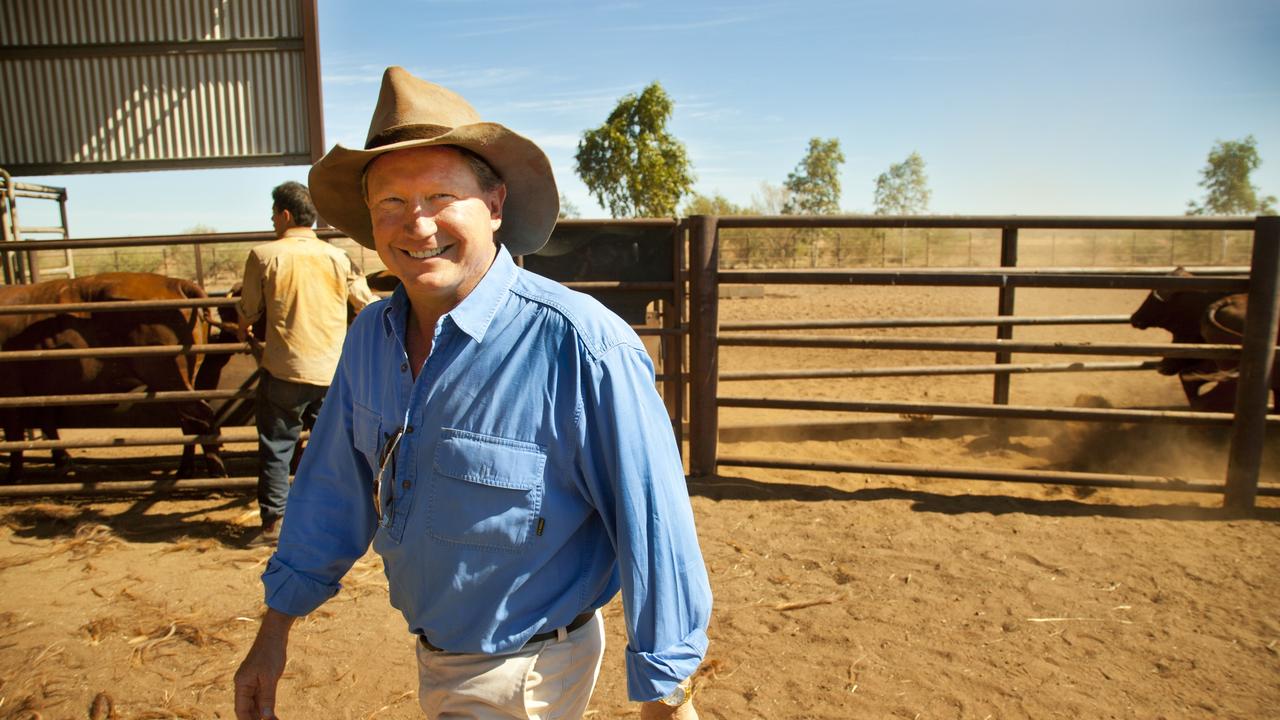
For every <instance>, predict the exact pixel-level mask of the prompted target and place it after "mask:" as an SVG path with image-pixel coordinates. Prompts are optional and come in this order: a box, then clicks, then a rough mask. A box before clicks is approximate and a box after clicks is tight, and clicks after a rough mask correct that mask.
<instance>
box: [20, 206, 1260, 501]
mask: <svg viewBox="0 0 1280 720" xmlns="http://www.w3.org/2000/svg"><path fill="white" fill-rule="evenodd" d="M561 228H564V229H565V230H566V231H577V232H579V233H586V234H588V235H591V234H592V233H597V232H599V233H608V232H614V233H621V234H622V235H623V236H626V235H627V234H628V233H634V232H641V231H643V232H648V233H657V234H658V236H660V238H659V239H660V240H661V242H670V243H671V253H670V256H669V257H666V256H664V258H665V259H664V260H663V261H662V262H663V263H666V267H665V269H664V270H662V274H661V275H660V276H654V277H648V276H643V277H641V278H640V279H634V278H632V279H621V280H619V279H612V280H610V279H601V277H600V276H599V275H594V276H590V277H591V279H585V280H582V279H579V280H574V279H562V282H565V284H566V285H568V286H570V287H576V288H578V289H581V290H583V291H586V292H592V293H597V294H600V295H602V296H607V295H609V294H619V295H626V294H627V293H632V294H636V293H639V294H640V295H641V297H642V298H643V297H657V298H659V311H658V319H657V321H656V322H655V323H648V324H645V323H633V326H634V327H636V329H637V331H638V332H639V333H641V334H642V335H644V336H648V337H650V338H653V339H654V340H655V341H656V343H657V345H656V351H657V353H658V354H659V357H660V372H659V376H658V381H659V382H660V383H661V384H662V388H663V391H664V396H665V398H666V400H667V404H668V410H669V412H670V414H671V419H672V422H673V426H674V428H675V430H676V433H677V436H680V434H681V433H682V429H683V423H682V422H681V421H682V419H683V418H684V417H686V416H687V418H688V427H689V431H688V441H689V462H690V468H691V474H692V475H695V476H699V475H710V474H714V473H715V472H716V469H717V466H752V467H790V468H798V469H808V470H833V471H839V472H866V473H878V474H900V475H910V476H929V477H964V478H982V479H990V480H1002V481H1020V482H1048V483H1056V484H1067V485H1089V486H1115V487H1149V488H1161V489H1176V490H1195V491H1203V492H1223V493H1225V499H1226V503H1227V504H1228V505H1229V506H1230V507H1237V508H1243V507H1249V506H1251V505H1252V504H1253V502H1254V498H1255V496H1256V495H1257V494H1258V493H1259V487H1258V477H1259V474H1260V466H1261V457H1262V443H1263V441H1264V437H1265V427H1266V424H1267V423H1268V422H1269V420H1268V417H1267V415H1266V409H1267V402H1268V387H1267V386H1268V379H1269V378H1268V372H1269V368H1270V367H1271V363H1272V361H1273V355H1274V344H1275V343H1274V339H1275V336H1276V324H1277V316H1278V315H1280V307H1277V305H1278V304H1280V294H1278V291H1277V276H1278V274H1280V234H1278V228H1280V220H1278V219H1276V218H1257V219H1256V220H1255V219H1253V218H1211V219H1206V218H1147V217H1136V218H1114V217H1113V218H1089V217H985V216H982V217H974V216H971V217H782V218H776V217H775V218H764V217H723V218H716V217H707V216H698V217H693V218H688V219H685V220H682V221H672V220H646V221H568V222H565V223H562V224H561V226H560V227H558V229H557V232H560V231H561ZM779 229H782V230H787V231H789V232H793V231H807V232H810V233H817V232H821V231H823V230H841V229H892V230H894V231H895V232H899V231H903V230H912V229H926V230H931V231H938V232H942V231H948V232H952V231H960V230H963V231H966V232H968V231H981V232H984V233H993V232H994V233H998V234H999V237H1000V243H999V266H997V267H991V268H986V269H982V268H907V267H896V268H895V267H891V266H882V267H878V268H877V267H872V268H861V269H817V268H810V269H807V270H777V269H769V270H751V269H745V270H744V269H732V268H722V267H721V261H720V254H719V253H720V249H721V245H720V244H719V237H720V234H721V233H722V232H732V231H738V230H752V231H757V230H779ZM1055 230H1061V231H1130V232H1133V233H1137V232H1141V231H1148V230H1167V231H1171V232H1191V233H1216V234H1218V236H1220V237H1223V238H1225V237H1227V235H1226V234H1227V233H1235V234H1239V233H1248V234H1250V235H1251V236H1252V248H1251V251H1250V252H1251V254H1250V262H1249V265H1248V266H1247V267H1245V266H1239V267H1215V268H1203V270H1204V271H1205V273H1204V274H1200V275H1198V276H1196V277H1190V278H1185V277H1171V276H1167V275H1163V274H1159V272H1160V271H1159V270H1156V269H1139V268H1084V267H1068V268H1054V267H1039V268H1025V267H1019V262H1018V260H1019V257H1018V256H1019V249H1020V244H1019V233H1020V232H1036V231H1040V232H1043V231H1055ZM336 235H337V233H336V232H333V231H327V232H325V231H322V232H321V236H322V237H335V236H336ZM270 239H272V236H271V235H270V234H269V233H237V234H221V235H195V236H162V237H147V238H100V239H93V240H77V241H66V242H62V241H58V242H40V243H38V245H39V250H57V249H61V247H62V246H64V245H65V246H67V247H74V248H75V249H76V250H77V258H80V257H82V256H83V255H84V252H85V251H89V250H94V249H97V250H103V251H107V252H116V253H118V252H122V251H123V250H125V249H133V250H136V249H138V248H143V249H151V250H166V249H167V250H168V251H169V252H170V253H171V254H174V255H177V254H185V253H180V252H179V251H178V249H179V248H183V247H186V249H187V250H190V251H191V253H190V256H191V257H192V258H193V260H192V264H191V267H190V271H191V274H193V275H194V276H196V277H197V278H199V277H201V276H202V275H203V276H204V279H206V280H208V279H209V275H210V274H207V265H205V264H204V260H203V258H204V257H205V256H204V255H202V254H201V253H199V252H195V251H196V250H197V249H200V248H207V247H210V246H222V245H229V246H234V245H235V244H241V245H242V244H244V243H251V242H254V243H256V242H265V241H268V240H270ZM33 245H36V243H33ZM686 245H687V249H686ZM1222 247H1223V248H1225V247H1227V245H1226V241H1225V240H1223V245H1222ZM35 249H36V248H32V250H33V251H34V250H35ZM24 252H25V250H24ZM686 253H687V256H686ZM240 258H241V259H242V258H243V255H240ZM1217 259H1219V260H1224V261H1226V260H1236V259H1237V258H1235V256H1232V255H1229V254H1226V253H1223V254H1220V255H1218V256H1217ZM586 265H590V263H586V264H585V265H584V266H586ZM1246 272H1247V276H1246V274H1245V273H1246ZM176 274H181V273H176ZM627 277H631V276H627ZM557 279H561V278H557ZM721 284H753V285H774V284H803V285H815V284H837V285H843V284H869V285H883V286H897V285H930V286H951V287H991V288H997V289H998V299H997V303H996V307H995V308H994V310H995V314H993V315H991V316H982V317H933V318H908V319H902V318H896V319H887V318H881V319H875V318H872V319H867V318H860V319H857V320H845V321H836V322H833V321H824V322H816V321H803V320H802V321H781V320H779V321H767V322H757V323H744V324H738V325H733V324H725V325H723V326H721V324H720V323H719V318H718V302H719V292H720V285H721ZM1020 287H1028V288H1030V287H1040V288H1047V287H1052V288H1134V289H1139V288H1140V289H1169V290H1177V289H1182V290H1192V289H1194V290H1217V291H1221V292H1224V293H1225V292H1246V291H1247V292H1248V293H1249V301H1250V302H1249V307H1250V312H1249V315H1248V321H1247V322H1248V325H1247V329H1246V334H1245V340H1244V344H1243V347H1240V346H1234V345H1208V344H1199V345H1170V344H1154V343H1131V344H1114V343H1113V344H1105V345H1102V344H1063V343H1034V342H1026V341H1014V340H1013V339H1012V331H1013V328H1014V327H1017V326H1025V325H1033V324H1082V323H1087V324H1113V323H1120V322H1125V321H1126V320H1127V318H1125V317H1120V316H1083V317H1082V316H1066V315H1063V316H1053V317H1038V318H1028V317H1017V316H1016V315H1015V302H1014V301H1015V294H1016V290H1017V288H1020ZM646 294H647V295H646ZM177 302H179V303H180V304H182V305H183V306H186V307H195V306H200V305H205V306H217V305H219V304H221V303H226V302H229V301H227V300H224V299H209V300H205V301H177ZM138 307H141V306H134V307H133V308H132V309H137V308H138ZM46 309H47V308H46ZM110 309H111V308H108V307H107V305H106V304H98V305H96V306H95V307H94V310H95V311H109V310H110ZM121 309H125V308H121ZM29 310H31V308H26V309H8V310H0V312H25V311H29ZM61 310H63V311H65V310H67V308H66V307H62V308H61ZM929 326H933V327H974V326H978V327H982V326H986V327H992V328H994V329H995V338H994V339H992V340H985V341H982V340H959V339H955V340H947V339H921V338H911V337H830V336H815V337H805V336H795V335H787V336H777V335H771V334H767V331H771V330H781V329H786V330H800V329H829V328H833V327H839V328H844V329H861V328H886V327H896V328H908V327H929ZM721 346H725V347H731V346H737V347H786V346H792V347H846V348H849V347H861V348H891V349H904V350H906V349H921V348H923V349H930V350H946V351H966V352H974V351H980V352H989V353H992V354H993V362H992V363H989V364H983V365H933V366H923V367H912V368H904V367H883V368H845V369H839V370H824V371H814V370H785V369H784V370H777V371H771V372H768V373H759V372H757V373H747V374H738V375H735V374H733V373H726V374H723V375H722V374H721V373H720V372H719V363H718V353H719V348H720V347H721ZM247 349H248V346H247V345H240V344H230V345H225V344H224V345H216V346H200V347H190V348H179V347H172V348H168V347H165V348H132V349H94V350H93V351H68V350H60V351H30V352H36V353H43V354H40V355H21V354H19V353H7V352H6V353H2V354H0V370H3V365H4V362H5V361H16V360H31V359H37V358H38V359H42V360H47V359H56V358H59V357H64V358H71V357H82V356H84V355H85V354H95V355H97V356H107V355H112V356H115V357H121V356H126V355H131V354H142V353H152V354H179V353H189V352H245V351H247ZM686 351H687V355H686ZM1014 352H1019V353H1050V354H1054V355H1062V354H1078V355H1082V356H1088V355H1110V356H1129V357H1132V358H1135V359H1133V360H1123V361H1097V362H1095V361H1080V362H1070V363H1061V362H1058V363H1054V362H1047V363H1012V362H1011V354H1012V353H1014ZM59 353H61V354H59ZM1157 357H1196V358H1234V357H1239V359H1240V379H1239V383H1238V386H1239V395H1238V400H1237V404H1236V413H1235V414H1234V416H1232V415H1229V414H1220V413H1199V412H1190V411H1150V410H1110V409H1102V408H1097V409H1094V408H1089V409H1082V408H1050V407H1033V406H1015V405H1010V404H1009V378H1010V376H1011V375H1012V374H1015V373H1047V372H1099V371H1113V370H1139V369H1149V368H1151V367H1152V366H1153V364H1154V361H1152V360H1144V359H1142V358H1157ZM979 374H983V375H985V374H990V375H991V376H992V377H993V382H992V402H991V403H990V404H986V405H979V404H959V403H950V404H945V403H877V402H869V401H865V400H861V399H858V398H850V399H847V400H840V401H831V400H828V401H814V400H799V399H785V398H752V397H734V396H720V394H719V383H720V382H721V381H725V382H732V381H735V380H745V379H802V378H819V377H884V376H893V375H898V376H901V375H916V376H922V377H927V376H941V375H979ZM686 382H687V386H686V384H685V383H686ZM246 392H247V390H243V389H242V391H215V392H211V393H207V394H205V395H201V396H199V397H201V398H203V399H206V400H215V399H232V398H236V397H243V396H244V395H245V394H246ZM686 392H687V395H686ZM143 395H145V394H126V395H123V396H122V395H120V394H111V395H101V396H97V397H93V396H77V397H76V398H75V399H74V400H73V399H71V398H66V397H57V396H44V397H40V398H9V399H3V400H0V409H4V408H13V407H24V406H31V405H38V404H49V403H71V402H78V403H85V402H96V403H115V402H121V401H128V402H138V401H140V400H144V399H146V400H150V401H154V402H165V401H178V400H179V399H184V400H185V399H189V398H188V396H187V395H186V394H185V393H183V394H181V398H179V397H178V395H177V394H175V395H173V396H172V397H169V396H163V397H162V396H159V395H152V396H147V397H145V398H144V397H143ZM686 398H687V399H686ZM721 407H752V408H778V409H791V410H796V409H804V410H818V411H840V412H891V413H929V414H940V415H949V416H956V417H971V418H1034V419H1045V420H1075V421H1087V422H1134V423H1137V422H1165V423H1193V424H1217V425H1230V426H1231V428H1232V440H1231V448H1230V463H1229V469H1228V472H1227V478H1226V482H1225V484H1217V483H1170V482H1168V481H1167V480H1166V479H1164V478H1158V477H1151V476H1136V475H1118V474H1106V473H1080V472H1065V471H1033V470H996V469H957V468H947V467H939V466H914V465H887V464H884V463H856V464H854V463H829V462H818V461H805V460H795V459H777V458H750V457H733V456H722V455H720V454H719V452H718V447H717V433H718V430H719V422H718V410H719V408H721ZM1277 420H1280V418H1271V419H1270V422H1272V423H1275V422H1276V421H1277ZM235 437H237V438H238V436H235ZM205 439H209V438H201V437H196V436H187V437H184V438H182V439H181V442H183V443H186V444H191V443H195V442H201V441H202V440H205ZM217 439H221V440H223V441H227V442H231V441H233V440H232V436H230V435H223V436H220V437H219V438H217ZM48 442H49V441H23V442H21V443H3V444H0V450H16V449H36V448H47V447H53V446H52V445H48V444H47V443H48ZM40 443H45V444H40ZM142 444H149V443H142ZM90 446H93V445H92V444H89V445H76V444H73V443H65V444H61V445H59V447H64V448H66V447H90ZM234 480H235V482H233V483H230V485H231V486H241V485H244V484H245V483H246V482H248V481H249V480H250V479H243V478H241V479H234ZM193 482H195V484H194V485H191V486H192V487H196V486H199V487H204V486H206V485H208V482H207V481H198V482H196V481H193ZM237 483H238V485H237ZM117 487H118V488H120V489H123V488H124V486H123V485H120V486H117ZM139 487H142V486H139ZM147 487H148V488H151V487H154V488H155V489H161V488H181V487H184V485H178V484H175V483H173V482H169V483H164V484H160V485H149V486H147ZM69 489H70V490H75V491H84V490H86V488H85V487H84V486H75V487H69ZM24 492H27V493H33V492H38V488H28V489H27V490H26V491H24ZM1262 492H1263V493H1264V494H1273V490H1272V489H1271V488H1262Z"/></svg>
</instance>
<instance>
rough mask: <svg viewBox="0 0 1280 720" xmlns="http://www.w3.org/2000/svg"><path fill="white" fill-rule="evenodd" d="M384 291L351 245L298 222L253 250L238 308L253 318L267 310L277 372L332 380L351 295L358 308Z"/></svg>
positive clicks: (267, 352) (269, 367)
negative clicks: (359, 269)
mask: <svg viewBox="0 0 1280 720" xmlns="http://www.w3.org/2000/svg"><path fill="white" fill-rule="evenodd" d="M377 299H378V297H377V296H376V295H374V294H373V293H372V292H370V291H369V286H368V285H367V284H366V283H365V282H364V277H363V276H361V275H359V274H358V273H356V271H355V269H354V268H353V267H352V265H351V259H350V258H348V257H347V254H346V253H344V252H342V251H341V250H339V249H338V248H335V247H333V246H332V245H330V244H329V243H327V242H325V241H323V240H321V239H319V238H317V237H316V234H315V232H314V231H313V230H312V229H311V228H302V227H295V228H289V229H288V230H286V231H285V233H284V237H283V238H280V239H279V240H275V241H273V242H269V243H266V244H264V245H259V246H257V247H255V248H254V249H253V250H252V251H250V253H249V257H248V259H247V260H245V264H244V294H243V295H242V296H241V297H240V300H239V302H238V303H237V304H236V309H237V310H238V311H239V312H240V322H242V323H244V324H245V325H246V326H248V325H249V324H252V323H253V322H254V321H256V320H257V319H258V318H260V317H262V316H263V315H266V319H267V322H266V325H267V337H266V348H265V349H264V351H263V355H262V367H263V369H264V370H266V371H267V372H269V373H271V375H272V377H275V378H279V379H281V380H288V381H290V382H296V383H306V384H308V385H328V384H329V382H330V381H331V380H332V379H333V371H334V370H335V369H336V368H337V367H338V356H339V355H340V354H341V352H342V340H343V338H344V337H345V336H346V334H347V305H348V303H349V304H350V305H351V306H352V307H353V308H354V309H355V310H356V312H359V311H360V310H361V309H362V308H364V306H365V305H367V304H369V303H371V302H373V301H374V300H377Z"/></svg>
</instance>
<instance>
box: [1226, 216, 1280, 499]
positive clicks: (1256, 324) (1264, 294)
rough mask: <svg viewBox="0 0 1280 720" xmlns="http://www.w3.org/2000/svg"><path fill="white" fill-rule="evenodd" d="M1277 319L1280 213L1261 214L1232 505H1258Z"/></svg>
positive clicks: (1235, 429)
mask: <svg viewBox="0 0 1280 720" xmlns="http://www.w3.org/2000/svg"><path fill="white" fill-rule="evenodd" d="M1278 324H1280V217H1275V216H1269V217H1260V218H1258V219H1257V224H1256V225H1255V226H1254V231H1253V257H1252V260H1251V262H1250V266H1249V311H1248V313H1247V314H1246V315H1245V324H1244V341H1243V342H1244V346H1243V347H1242V348H1241V350H1240V381H1239V384H1238V385H1237V387H1236V417H1235V422H1234V423H1233V424H1232V426H1231V454H1230V456H1229V458H1228V460H1227V490H1226V496H1225V498H1224V501H1223V505H1224V507H1226V508H1228V509H1230V510H1237V511H1247V510H1251V509H1253V506H1254V500H1255V499H1256V498H1257V495H1258V474H1259V472H1260V471H1261V469H1262V450H1263V447H1264V443H1265V442H1266V432H1267V427H1266V415H1267V406H1268V405H1269V404H1270V401H1271V392H1270V386H1271V372H1272V367H1273V365H1274V362H1275V345H1276V330H1277V325H1278Z"/></svg>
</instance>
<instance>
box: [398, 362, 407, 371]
mask: <svg viewBox="0 0 1280 720" xmlns="http://www.w3.org/2000/svg"><path fill="white" fill-rule="evenodd" d="M408 370H409V363H400V372H406V371H408Z"/></svg>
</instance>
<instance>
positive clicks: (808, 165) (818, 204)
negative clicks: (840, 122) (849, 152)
mask: <svg viewBox="0 0 1280 720" xmlns="http://www.w3.org/2000/svg"><path fill="white" fill-rule="evenodd" d="M843 163H844V153H843V152H841V150H840V141H839V140H838V139H836V138H831V139H829V140H823V139H822V138H810V140H809V152H807V153H806V154H805V156H804V159H803V160H801V161H800V163H799V164H798V165H796V169H795V170H793V171H792V172H791V173H790V174H788V175H787V181H786V182H785V183H783V187H785V188H786V189H787V190H788V191H789V192H790V197H788V198H787V201H786V204H785V205H783V207H782V212H783V213H784V214H786V215H835V214H838V213H839V212H840V165H841V164H843Z"/></svg>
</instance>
